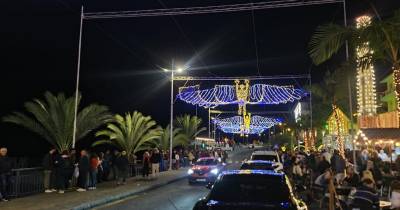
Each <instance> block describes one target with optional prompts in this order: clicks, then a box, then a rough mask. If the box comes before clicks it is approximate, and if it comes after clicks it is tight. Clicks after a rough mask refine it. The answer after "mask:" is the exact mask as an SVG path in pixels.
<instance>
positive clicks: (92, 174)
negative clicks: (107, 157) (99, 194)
mask: <svg viewBox="0 0 400 210" xmlns="http://www.w3.org/2000/svg"><path fill="white" fill-rule="evenodd" d="M99 165H100V161H99V156H97V154H96V153H93V154H92V156H91V157H90V170H89V188H88V189H89V190H95V189H96V184H97V173H98V167H99Z"/></svg>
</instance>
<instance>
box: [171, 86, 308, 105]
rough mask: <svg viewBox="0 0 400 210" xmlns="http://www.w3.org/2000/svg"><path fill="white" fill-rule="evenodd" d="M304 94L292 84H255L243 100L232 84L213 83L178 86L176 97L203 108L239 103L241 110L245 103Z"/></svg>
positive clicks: (273, 101) (284, 100)
mask: <svg viewBox="0 0 400 210" xmlns="http://www.w3.org/2000/svg"><path fill="white" fill-rule="evenodd" d="M306 95H307V93H306V92H305V91H304V90H302V89H296V88H293V87H292V86H277V85H266V84H255V85H252V86H250V87H249V93H248V96H249V97H248V101H244V100H243V98H242V97H241V95H240V94H239V96H240V98H238V97H237V96H238V94H237V90H236V86H234V85H215V87H214V88H211V89H204V90H200V86H199V85H195V86H188V87H180V88H179V94H178V98H179V99H180V100H182V101H185V102H186V103H190V104H192V105H199V106H201V107H204V108H215V107H217V106H219V105H227V104H239V106H240V107H242V110H243V108H245V106H244V105H245V104H258V105H259V104H284V103H289V102H293V101H295V100H299V99H301V98H302V97H304V96H306Z"/></svg>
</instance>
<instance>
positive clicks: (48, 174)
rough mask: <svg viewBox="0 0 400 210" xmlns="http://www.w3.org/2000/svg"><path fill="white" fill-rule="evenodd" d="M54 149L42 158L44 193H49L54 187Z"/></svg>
mask: <svg viewBox="0 0 400 210" xmlns="http://www.w3.org/2000/svg"><path fill="white" fill-rule="evenodd" d="M55 153H56V149H54V148H52V149H51V150H50V151H49V152H48V153H47V154H46V155H45V156H44V158H43V160H42V166H43V169H44V170H43V173H44V174H43V185H44V190H45V192H46V193H51V192H53V191H55V189H54V177H55V171H54V158H55Z"/></svg>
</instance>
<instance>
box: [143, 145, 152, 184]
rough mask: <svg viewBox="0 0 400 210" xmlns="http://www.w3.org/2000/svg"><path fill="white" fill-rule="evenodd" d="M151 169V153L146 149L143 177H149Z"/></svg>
mask: <svg viewBox="0 0 400 210" xmlns="http://www.w3.org/2000/svg"><path fill="white" fill-rule="evenodd" d="M149 170H150V154H149V152H147V151H146V152H145V153H144V154H143V169H142V176H143V178H148V177H149Z"/></svg>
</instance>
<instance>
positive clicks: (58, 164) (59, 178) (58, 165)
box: [54, 152, 66, 194]
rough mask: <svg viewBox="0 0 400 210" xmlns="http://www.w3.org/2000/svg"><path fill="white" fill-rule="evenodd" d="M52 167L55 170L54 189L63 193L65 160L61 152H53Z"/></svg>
mask: <svg viewBox="0 0 400 210" xmlns="http://www.w3.org/2000/svg"><path fill="white" fill-rule="evenodd" d="M54 169H55V172H56V189H57V190H58V193H60V194H62V193H64V189H65V179H66V178H65V174H66V173H65V171H66V169H65V161H64V158H63V156H62V155H61V154H59V153H57V152H56V154H55V158H54Z"/></svg>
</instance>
